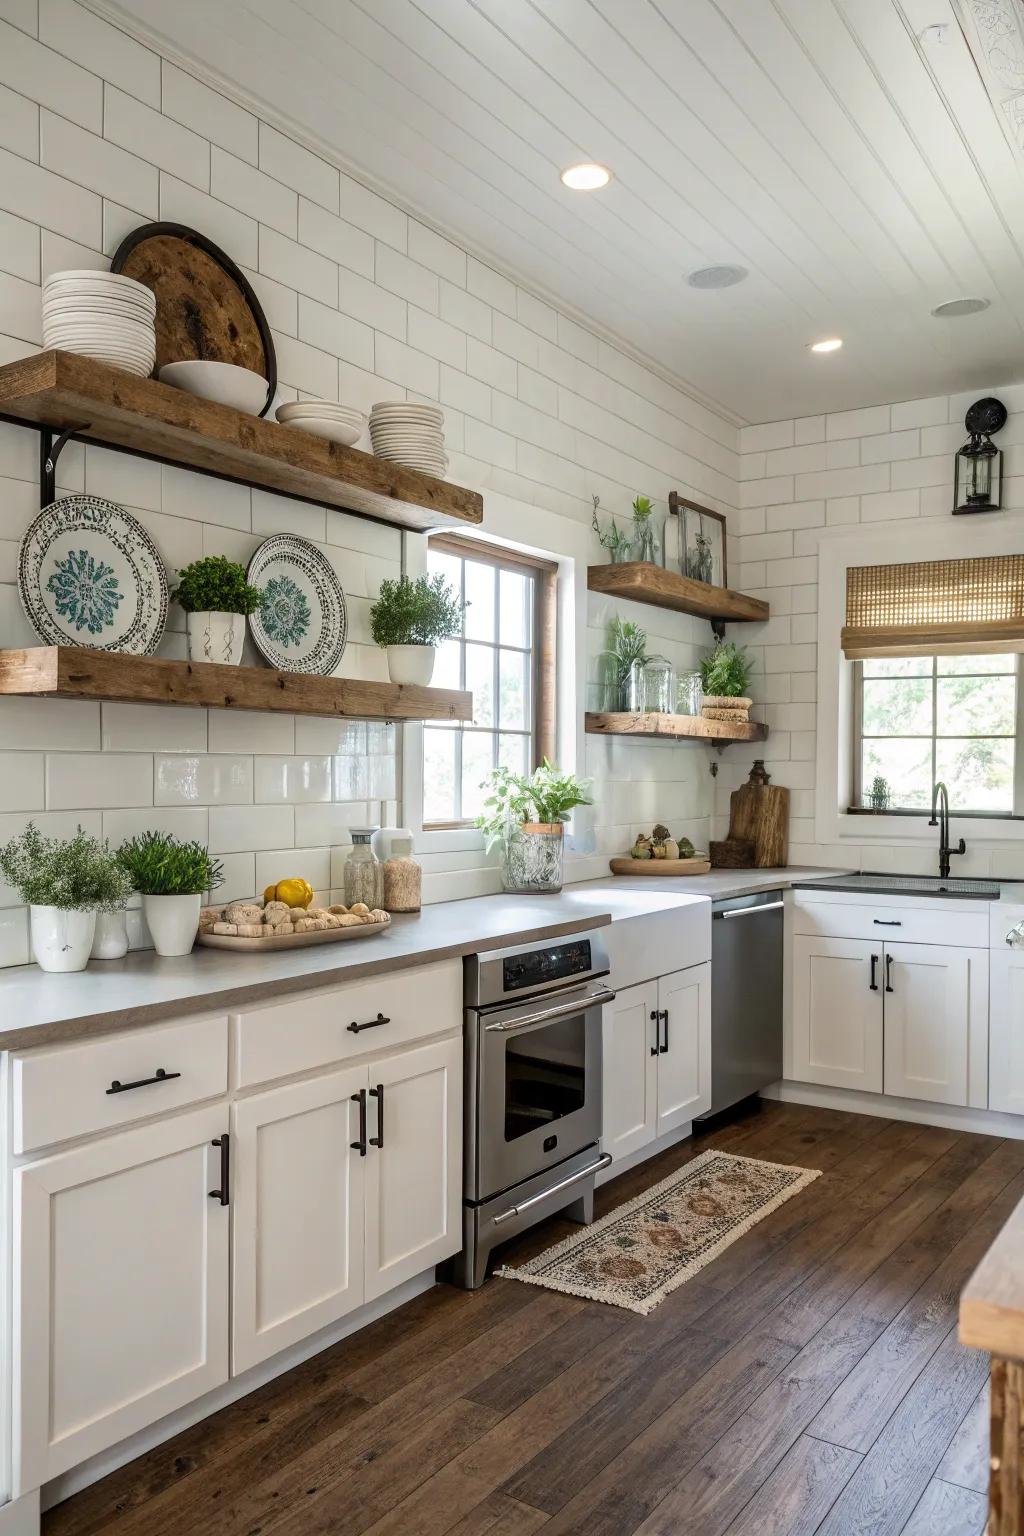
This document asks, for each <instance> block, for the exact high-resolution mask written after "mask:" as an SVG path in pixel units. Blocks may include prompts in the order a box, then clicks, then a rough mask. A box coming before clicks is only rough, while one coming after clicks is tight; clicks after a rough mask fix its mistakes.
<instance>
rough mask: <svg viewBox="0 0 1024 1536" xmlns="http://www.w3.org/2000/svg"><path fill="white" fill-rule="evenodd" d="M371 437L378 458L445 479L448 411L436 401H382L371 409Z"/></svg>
mask: <svg viewBox="0 0 1024 1536" xmlns="http://www.w3.org/2000/svg"><path fill="white" fill-rule="evenodd" d="M370 441H371V442H372V443H373V451H374V453H375V454H376V455H377V457H378V458H381V459H392V460H394V462H395V463H396V464H407V465H408V466H409V468H410V469H419V470H422V471H423V473H424V474H427V475H436V476H437V478H438V479H439V480H443V479H444V473H445V470H446V469H447V468H448V458H447V455H446V454H445V451H444V412H443V411H442V410H441V408H440V407H439V406H436V405H414V404H413V403H412V402H411V401H408V400H393V401H382V402H381V403H380V404H379V405H375V406H374V407H373V409H372V410H371V412H370Z"/></svg>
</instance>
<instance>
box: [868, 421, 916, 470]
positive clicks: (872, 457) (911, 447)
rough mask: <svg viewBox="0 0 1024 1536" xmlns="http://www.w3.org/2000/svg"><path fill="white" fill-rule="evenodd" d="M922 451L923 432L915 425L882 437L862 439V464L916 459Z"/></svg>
mask: <svg viewBox="0 0 1024 1536" xmlns="http://www.w3.org/2000/svg"><path fill="white" fill-rule="evenodd" d="M920 451H921V434H920V433H919V432H918V430H917V428H916V427H914V428H912V429H910V430H908V431H905V432H887V433H884V434H883V435H882V436H881V437H865V438H863V439H862V440H861V445H860V457H861V463H862V464H883V463H887V462H888V463H891V462H892V461H893V460H894V459H916V458H917V456H918V454H919V453H920Z"/></svg>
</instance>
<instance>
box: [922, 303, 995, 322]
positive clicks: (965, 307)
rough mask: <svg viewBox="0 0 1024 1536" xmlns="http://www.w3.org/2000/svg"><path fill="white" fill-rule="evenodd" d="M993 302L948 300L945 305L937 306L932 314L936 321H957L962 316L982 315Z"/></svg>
mask: <svg viewBox="0 0 1024 1536" xmlns="http://www.w3.org/2000/svg"><path fill="white" fill-rule="evenodd" d="M991 302H992V301H991V299H947V300H946V302H945V304H936V306H935V308H934V309H933V310H932V314H933V315H934V316H935V318H936V320H957V319H959V318H960V316H961V315H980V314H981V312H982V310H983V309H988V306H989V304H990V303H991Z"/></svg>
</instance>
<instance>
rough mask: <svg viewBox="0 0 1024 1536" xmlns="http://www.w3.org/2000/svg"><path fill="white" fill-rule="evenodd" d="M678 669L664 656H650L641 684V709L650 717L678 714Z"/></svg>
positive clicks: (645, 664) (646, 662)
mask: <svg viewBox="0 0 1024 1536" xmlns="http://www.w3.org/2000/svg"><path fill="white" fill-rule="evenodd" d="M676 691H677V690H676V669H675V667H674V666H673V665H672V663H671V662H670V661H669V660H668V659H667V658H666V657H664V656H648V658H647V660H646V661H645V662H644V670H643V678H642V682H641V694H642V702H641V708H642V709H643V711H644V713H645V714H648V715H674V714H675V712H676Z"/></svg>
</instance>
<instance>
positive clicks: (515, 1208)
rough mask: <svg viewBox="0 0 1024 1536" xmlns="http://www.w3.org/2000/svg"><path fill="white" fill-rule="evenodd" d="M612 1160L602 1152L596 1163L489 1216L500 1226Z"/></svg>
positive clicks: (587, 1176) (597, 1171) (605, 1166)
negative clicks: (517, 1203) (498, 1213)
mask: <svg viewBox="0 0 1024 1536" xmlns="http://www.w3.org/2000/svg"><path fill="white" fill-rule="evenodd" d="M611 1161H612V1155H611V1153H610V1152H602V1153H601V1156H600V1157H599V1158H598V1159H597V1162H596V1163H589V1164H588V1165H587V1167H586V1168H581V1169H580V1170H579V1172H578V1173H571V1174H570V1175H569V1177H568V1178H567V1179H563V1180H562V1181H561V1183H560V1184H552V1186H551V1188H550V1189H545V1190H542V1191H541V1193H540V1194H539V1195H531V1196H530V1198H529V1200H523V1201H522V1202H521V1203H520V1204H519V1205H510V1206H509V1208H508V1210H507V1211H502V1212H501V1214H500V1215H498V1216H494V1217H492V1218H491V1220H492V1223H493V1225H494V1226H496V1227H500V1226H501V1224H502V1222H503V1221H511V1220H512V1217H513V1216H518V1215H519V1214H520V1212H521V1211H528V1210H529V1209H530V1207H531V1205H540V1203H541V1201H542V1200H548V1199H550V1198H551V1196H552V1195H558V1194H561V1192H562V1190H563V1189H569V1188H570V1187H571V1186H572V1185H573V1184H578V1183H579V1182H580V1180H581V1179H588V1178H589V1177H590V1175H591V1174H592V1173H600V1171H601V1169H602V1168H607V1167H608V1166H609V1164H610V1163H611Z"/></svg>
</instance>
